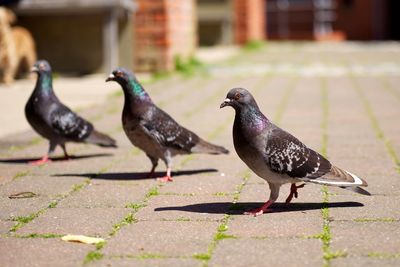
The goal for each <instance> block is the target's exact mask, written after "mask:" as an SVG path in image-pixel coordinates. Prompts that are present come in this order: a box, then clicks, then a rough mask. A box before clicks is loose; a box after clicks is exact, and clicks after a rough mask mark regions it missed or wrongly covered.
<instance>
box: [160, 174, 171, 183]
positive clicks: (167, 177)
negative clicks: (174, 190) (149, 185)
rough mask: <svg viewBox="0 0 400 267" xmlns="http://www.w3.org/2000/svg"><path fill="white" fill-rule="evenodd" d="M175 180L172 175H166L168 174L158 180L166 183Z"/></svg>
mask: <svg viewBox="0 0 400 267" xmlns="http://www.w3.org/2000/svg"><path fill="white" fill-rule="evenodd" d="M173 180H174V179H172V177H171V176H170V175H166V176H164V177H162V178H157V181H160V182H164V183H166V182H172V181H173Z"/></svg>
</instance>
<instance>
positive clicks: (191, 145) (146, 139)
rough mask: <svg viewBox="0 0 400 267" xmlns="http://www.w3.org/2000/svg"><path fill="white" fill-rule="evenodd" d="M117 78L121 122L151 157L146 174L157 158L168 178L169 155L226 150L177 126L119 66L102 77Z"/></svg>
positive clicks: (213, 152)
mask: <svg viewBox="0 0 400 267" xmlns="http://www.w3.org/2000/svg"><path fill="white" fill-rule="evenodd" d="M106 81H107V82H108V81H116V82H118V83H119V84H120V85H121V87H122V89H123V92H124V95H125V104H124V108H123V112H122V125H123V128H124V131H125V133H126V135H127V137H128V138H129V140H130V141H131V142H132V144H133V145H134V146H136V147H138V148H140V149H141V150H143V151H144V152H145V153H146V155H147V157H148V158H149V159H150V160H151V163H152V168H151V171H150V173H149V177H151V176H152V175H153V174H154V171H155V169H156V167H157V164H158V160H159V159H161V160H162V161H164V163H165V165H166V166H167V173H166V176H165V177H163V178H161V180H162V181H164V182H167V181H172V178H171V167H172V157H173V156H175V155H179V154H192V153H207V154H227V153H228V152H229V151H228V150H226V149H225V148H223V147H221V146H216V145H213V144H211V143H208V142H206V141H204V140H203V139H201V138H200V137H199V136H197V135H196V134H195V133H193V132H191V131H189V130H188V129H186V128H184V127H182V126H180V125H179V124H178V123H177V122H176V121H175V120H174V119H173V118H172V117H171V116H169V115H168V114H167V113H165V112H164V111H163V110H161V109H160V108H158V107H157V106H156V105H155V104H154V103H153V101H152V100H151V98H150V96H149V94H148V93H147V92H146V91H145V90H144V88H143V86H142V85H141V84H140V83H139V82H138V80H137V79H136V77H135V76H134V75H133V74H132V73H131V72H129V71H127V70H126V69H123V68H117V69H116V70H114V71H113V72H112V73H111V74H110V76H109V77H108V78H107V80H106Z"/></svg>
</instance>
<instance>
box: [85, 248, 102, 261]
mask: <svg viewBox="0 0 400 267" xmlns="http://www.w3.org/2000/svg"><path fill="white" fill-rule="evenodd" d="M103 257H104V254H103V253H101V252H100V251H90V252H89V253H88V254H87V255H86V257H85V260H84V261H83V263H84V264H87V263H89V262H92V261H95V260H101V259H102V258H103Z"/></svg>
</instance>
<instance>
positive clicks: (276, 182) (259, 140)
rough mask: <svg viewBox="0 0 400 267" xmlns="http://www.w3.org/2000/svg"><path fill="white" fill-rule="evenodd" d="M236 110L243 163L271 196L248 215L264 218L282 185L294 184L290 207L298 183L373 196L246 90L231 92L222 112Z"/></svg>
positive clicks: (235, 138) (235, 128) (238, 146)
mask: <svg viewBox="0 0 400 267" xmlns="http://www.w3.org/2000/svg"><path fill="white" fill-rule="evenodd" d="M226 106H231V107H233V108H234V109H235V113H236V114H235V121H234V124H233V143H234V146H235V150H236V152H237V154H238V155H239V157H240V159H241V160H243V161H244V162H245V163H246V165H247V166H248V167H249V168H250V169H251V170H252V171H254V172H255V173H256V174H257V175H258V176H260V177H261V178H263V179H264V180H266V181H267V182H268V185H269V188H270V190H271V194H270V197H269V200H268V201H267V202H266V203H265V204H264V205H263V206H262V207H260V208H258V209H256V210H253V211H250V212H246V214H252V215H254V216H257V215H260V214H263V213H264V212H265V211H267V209H268V207H269V206H270V205H271V204H272V203H274V202H275V201H276V200H277V198H278V196H279V189H280V187H281V185H283V184H286V183H291V188H290V194H289V196H288V198H287V199H286V203H289V202H290V201H291V200H292V198H293V196H294V197H296V198H297V195H298V193H297V189H298V188H300V187H303V186H304V184H302V185H299V186H296V183H298V182H311V183H316V184H320V185H333V186H339V187H341V188H345V189H349V190H352V191H354V192H357V193H360V194H364V195H370V194H369V193H368V192H367V191H365V190H364V189H361V188H360V187H359V186H367V183H366V182H365V181H364V180H363V179H361V178H359V177H357V176H356V175H354V174H352V173H350V172H348V171H345V170H342V169H340V168H338V167H336V166H334V165H332V164H331V163H330V162H329V161H328V160H327V159H326V158H324V157H323V156H322V155H320V154H319V153H317V152H315V151H314V150H312V149H310V148H308V147H307V146H306V145H304V144H303V143H302V142H300V141H299V140H298V139H297V138H296V137H294V136H293V135H291V134H290V133H288V132H286V131H284V130H282V129H281V128H279V127H278V126H276V125H274V124H273V123H272V122H271V121H270V120H268V119H267V118H266V117H265V116H264V114H262V112H261V111H260V109H259V108H258V106H257V103H256V101H255V100H254V98H253V96H252V95H251V94H250V93H249V92H248V91H247V90H246V89H243V88H233V89H231V90H230V91H229V93H228V95H227V96H226V99H225V100H224V102H222V104H221V106H220V108H223V107H226Z"/></svg>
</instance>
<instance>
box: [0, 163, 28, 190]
mask: <svg viewBox="0 0 400 267" xmlns="http://www.w3.org/2000/svg"><path fill="white" fill-rule="evenodd" d="M30 171H31V168H29V167H28V166H18V165H11V164H1V163H0V186H2V185H5V184H7V183H9V182H11V181H12V180H13V179H18V177H21V176H24V175H26V174H27V173H28V172H30Z"/></svg>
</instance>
